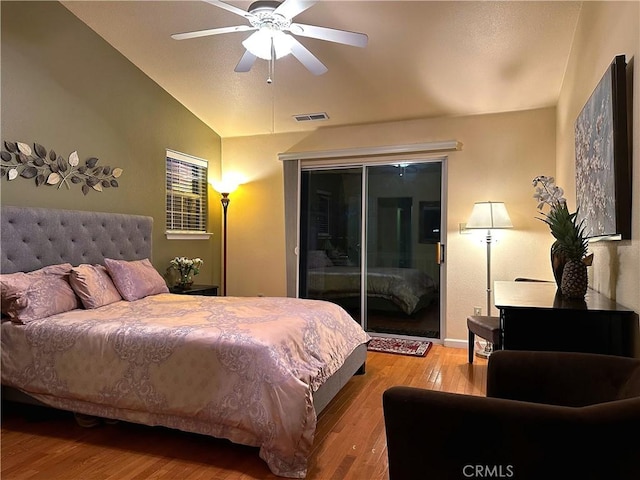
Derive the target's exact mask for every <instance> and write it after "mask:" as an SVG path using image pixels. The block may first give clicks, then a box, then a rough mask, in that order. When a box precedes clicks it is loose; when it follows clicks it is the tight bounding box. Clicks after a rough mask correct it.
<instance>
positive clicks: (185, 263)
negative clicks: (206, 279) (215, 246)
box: [169, 257, 203, 290]
mask: <svg viewBox="0 0 640 480" xmlns="http://www.w3.org/2000/svg"><path fill="white" fill-rule="evenodd" d="M202 263H203V262H202V259H200V258H187V257H175V258H174V259H173V260H171V261H170V262H169V269H170V270H174V271H175V272H177V274H178V281H177V283H176V285H175V286H176V287H177V288H180V289H182V290H188V289H189V288H191V285H193V277H194V276H195V275H197V274H198V273H200V268H201V267H202Z"/></svg>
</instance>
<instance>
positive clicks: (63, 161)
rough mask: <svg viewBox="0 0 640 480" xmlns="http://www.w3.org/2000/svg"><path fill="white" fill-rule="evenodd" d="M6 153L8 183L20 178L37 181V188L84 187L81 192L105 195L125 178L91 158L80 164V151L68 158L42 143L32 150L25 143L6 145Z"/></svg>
mask: <svg viewBox="0 0 640 480" xmlns="http://www.w3.org/2000/svg"><path fill="white" fill-rule="evenodd" d="M4 146H5V148H6V150H2V151H1V152H0V158H1V159H2V164H1V165H0V176H2V177H5V176H6V177H7V180H15V179H16V178H18V177H22V178H28V179H29V178H33V179H35V182H36V186H37V187H39V186H40V185H50V186H54V185H57V188H60V187H62V186H63V185H64V186H66V187H67V188H68V189H70V188H71V184H72V183H73V184H82V193H83V194H84V195H86V194H88V193H89V192H90V191H91V190H95V191H96V192H102V191H103V190H104V189H105V188H117V187H118V180H117V179H118V178H119V177H120V175H122V169H121V168H111V167H107V166H105V167H103V166H98V159H97V158H96V157H91V158H88V159H87V160H85V162H84V165H80V158H79V157H78V152H77V151H75V152H72V153H71V154H70V155H69V158H68V159H67V158H64V157H63V156H62V155H59V154H57V153H56V152H55V151H53V150H50V151H49V152H48V153H47V149H46V148H44V147H43V146H42V145H40V144H39V143H34V144H33V149H32V148H31V147H30V146H29V145H27V144H26V143H22V142H4Z"/></svg>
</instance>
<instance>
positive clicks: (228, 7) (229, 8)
mask: <svg viewBox="0 0 640 480" xmlns="http://www.w3.org/2000/svg"><path fill="white" fill-rule="evenodd" d="M204 1H205V2H207V3H210V4H211V5H215V6H216V7H220V8H223V9H225V10H227V11H228V12H231V13H235V14H236V15H240V16H241V17H244V18H251V17H253V15H252V14H251V13H249V12H247V11H245V10H242V9H241V8H238V7H234V6H233V5H230V4H228V3H225V2H221V1H220V0H204Z"/></svg>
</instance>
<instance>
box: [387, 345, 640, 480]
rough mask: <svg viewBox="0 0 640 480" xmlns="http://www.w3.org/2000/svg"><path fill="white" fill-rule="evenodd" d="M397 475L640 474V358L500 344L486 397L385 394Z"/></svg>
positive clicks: (410, 391) (620, 477)
mask: <svg viewBox="0 0 640 480" xmlns="http://www.w3.org/2000/svg"><path fill="white" fill-rule="evenodd" d="M383 408H384V420H385V428H386V434H387V448H388V456H389V476H390V480H412V479H416V480H418V479H427V478H429V479H447V480H449V479H458V478H459V479H468V478H513V479H515V480H525V479H535V480H540V479H547V478H558V479H581V480H584V479H602V480H614V479H615V480H627V479H629V480H631V479H640V359H633V358H625V357H616V356H608V355H596V354H587V353H564V352H562V353H561V352H522V351H508V350H507V351H505V350H503V351H496V352H494V353H493V354H492V355H491V356H490V357H489V364H488V370H487V397H479V396H471V395H462V394H455V393H446V392H438V391H431V390H425V389H418V388H411V387H392V388H390V389H388V390H387V391H385V392H384V394H383Z"/></svg>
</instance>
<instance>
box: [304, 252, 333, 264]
mask: <svg viewBox="0 0 640 480" xmlns="http://www.w3.org/2000/svg"><path fill="white" fill-rule="evenodd" d="M307 258H308V267H309V268H321V267H330V266H332V265H333V262H332V261H331V259H330V258H329V257H328V256H327V254H326V252H325V251H324V250H311V251H310V252H309V255H308V257H307Z"/></svg>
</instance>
